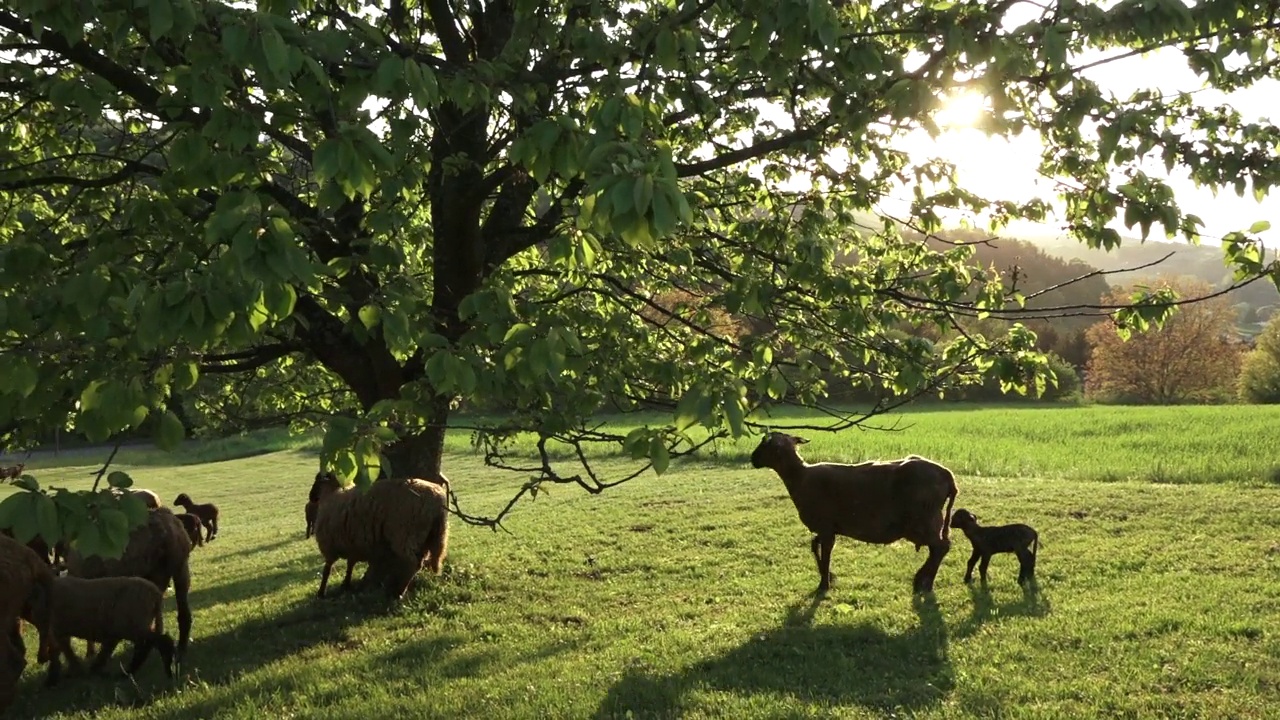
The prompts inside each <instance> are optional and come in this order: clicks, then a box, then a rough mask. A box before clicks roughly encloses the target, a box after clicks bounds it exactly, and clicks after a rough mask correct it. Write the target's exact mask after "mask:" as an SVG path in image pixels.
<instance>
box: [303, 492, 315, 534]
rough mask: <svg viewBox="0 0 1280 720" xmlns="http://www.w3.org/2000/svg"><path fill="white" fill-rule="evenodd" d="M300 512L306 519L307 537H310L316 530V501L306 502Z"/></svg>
mask: <svg viewBox="0 0 1280 720" xmlns="http://www.w3.org/2000/svg"><path fill="white" fill-rule="evenodd" d="M302 512H303V514H305V515H306V517H307V537H311V533H313V532H315V528H316V501H315V500H308V501H307V505H306V507H304V508H302Z"/></svg>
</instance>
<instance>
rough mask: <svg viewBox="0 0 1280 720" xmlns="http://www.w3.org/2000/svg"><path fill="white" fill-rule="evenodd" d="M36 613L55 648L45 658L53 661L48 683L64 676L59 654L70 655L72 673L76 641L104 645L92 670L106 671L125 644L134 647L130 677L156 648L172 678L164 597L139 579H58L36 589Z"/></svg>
mask: <svg viewBox="0 0 1280 720" xmlns="http://www.w3.org/2000/svg"><path fill="white" fill-rule="evenodd" d="M30 603H31V611H32V614H33V615H34V616H35V617H36V619H37V622H39V623H40V624H42V625H44V626H45V627H47V628H49V631H50V633H51V635H52V636H53V644H54V647H55V648H56V650H55V651H54V652H51V653H48V657H41V658H40V660H41V661H45V660H47V661H48V662H49V674H48V676H47V678H46V680H45V684H46V685H48V686H53V685H55V684H57V682H58V678H59V677H60V676H61V674H62V664H61V663H60V662H58V655H60V654H62V655H66V657H67V662H68V663H70V665H71V667H72V669H73V670H76V671H78V670H80V659H79V658H77V657H76V655H75V653H74V652H72V650H71V638H73V637H78V638H83V639H84V640H88V641H89V642H99V643H102V649H101V650H99V651H98V657H97V658H95V659H94V661H93V665H92V666H90V669H91V670H92V671H94V672H97V671H99V670H101V669H102V668H103V667H104V666H106V664H107V660H109V659H110V658H111V653H112V652H113V651H114V650H115V649H116V645H117V644H119V643H120V641H121V640H128V641H130V642H132V643H133V659H132V660H131V661H130V663H129V667H128V669H127V670H126V673H127V674H129V675H133V674H135V673H137V672H138V668H140V667H142V663H144V662H146V659H147V656H149V655H150V654H151V651H152V649H157V650H159V651H160V656H161V657H162V658H163V659H164V672H165V675H167V676H169V677H171V678H172V677H173V667H172V666H173V651H174V648H173V638H172V637H170V636H169V635H167V634H166V633H165V632H164V596H163V593H161V592H160V588H158V587H156V586H155V585H154V584H152V583H151V581H150V580H146V579H144V578H140V577H102V578H94V579H91V580H90V579H85V578H78V577H74V576H71V575H64V576H62V577H55V578H54V579H53V583H52V584H51V585H49V586H47V587H42V586H39V585H37V586H36V587H34V588H32V589H31V594H30Z"/></svg>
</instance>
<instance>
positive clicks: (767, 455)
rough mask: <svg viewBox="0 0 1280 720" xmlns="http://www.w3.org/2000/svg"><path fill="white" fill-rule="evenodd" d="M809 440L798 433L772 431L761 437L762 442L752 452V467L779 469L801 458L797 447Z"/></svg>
mask: <svg viewBox="0 0 1280 720" xmlns="http://www.w3.org/2000/svg"><path fill="white" fill-rule="evenodd" d="M807 442H809V441H808V440H805V439H804V438H802V437H799V436H797V435H788V434H786V433H780V432H771V433H766V434H765V436H764V437H763V438H761V439H760V444H759V445H757V446H756V449H755V451H753V452H752V453H751V467H754V468H763V467H767V468H773V469H775V470H776V469H778V468H779V467H782V466H784V465H785V464H787V463H791V462H795V461H796V460H799V459H800V453H799V451H797V450H796V447H797V446H799V445H803V444H805V443H807Z"/></svg>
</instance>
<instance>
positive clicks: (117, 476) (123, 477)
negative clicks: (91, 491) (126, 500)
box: [107, 470, 133, 490]
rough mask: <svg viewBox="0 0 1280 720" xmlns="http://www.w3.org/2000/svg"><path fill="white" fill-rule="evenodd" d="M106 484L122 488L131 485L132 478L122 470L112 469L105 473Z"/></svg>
mask: <svg viewBox="0 0 1280 720" xmlns="http://www.w3.org/2000/svg"><path fill="white" fill-rule="evenodd" d="M107 484H108V485H110V486H111V487H113V488H119V489H121V490H124V489H126V488H130V487H133V478H132V477H131V476H130V475H129V473H127V472H124V471H123V470H112V471H111V472H110V473H108V474H107Z"/></svg>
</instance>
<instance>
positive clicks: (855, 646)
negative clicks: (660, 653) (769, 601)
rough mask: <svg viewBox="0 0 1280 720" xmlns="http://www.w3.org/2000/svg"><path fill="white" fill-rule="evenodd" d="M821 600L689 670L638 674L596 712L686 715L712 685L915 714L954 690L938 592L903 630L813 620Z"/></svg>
mask: <svg viewBox="0 0 1280 720" xmlns="http://www.w3.org/2000/svg"><path fill="white" fill-rule="evenodd" d="M819 604H820V599H818V598H814V597H810V598H809V599H806V600H805V601H803V602H802V603H800V604H798V605H796V606H794V607H792V608H791V609H790V610H789V611H788V612H787V614H786V617H785V618H784V621H783V624H782V625H781V626H780V627H778V628H775V629H773V630H768V631H765V632H762V633H758V634H756V635H755V636H753V637H752V638H751V639H749V640H747V641H746V642H745V643H743V644H742V645H740V646H739V647H737V648H734V649H733V650H730V651H729V652H727V653H725V654H723V655H721V656H719V657H716V658H712V659H708V660H705V661H702V662H699V663H696V664H694V665H692V666H690V667H689V668H687V669H686V670H684V671H683V672H680V673H676V674H673V675H665V676H654V675H650V674H646V673H644V672H632V673H631V674H629V675H627V676H625V677H623V679H622V680H621V681H619V682H618V683H616V684H615V685H614V686H613V687H612V688H611V689H610V690H609V692H608V694H607V695H606V697H605V699H604V700H603V701H602V702H601V704H600V706H599V708H598V709H597V711H596V713H595V716H594V717H596V718H600V719H603V718H615V717H625V716H627V715H628V714H629V713H630V714H632V715H634V716H637V717H651V716H661V717H674V716H679V715H681V714H683V711H684V709H685V708H683V707H682V705H683V703H684V698H685V696H686V695H687V694H688V693H690V692H691V691H695V690H699V689H708V688H710V689H714V690H719V691H722V692H728V693H733V694H736V695H743V696H748V695H765V696H768V695H790V696H794V697H797V698H803V699H804V700H805V701H808V702H817V703H821V704H823V705H828V706H840V705H857V706H860V707H861V708H863V709H866V710H870V711H873V712H881V713H889V712H904V711H908V712H909V711H919V710H923V709H925V708H928V707H930V706H933V705H936V704H938V703H939V702H941V701H942V700H943V699H944V698H945V697H946V696H947V695H949V694H950V693H951V691H952V690H953V689H954V688H955V677H954V673H953V671H952V668H951V664H950V661H949V659H948V657H947V629H946V623H945V621H944V620H943V618H942V614H941V612H939V610H938V606H937V603H936V602H935V601H934V600H933V599H932V598H931V597H928V596H924V597H917V598H916V599H915V600H914V601H913V603H912V604H913V609H914V610H915V612H916V615H917V616H918V618H919V622H918V623H917V624H916V625H915V627H913V628H911V629H909V630H907V631H906V632H903V633H889V632H886V631H885V630H884V629H882V628H880V627H878V626H876V625H873V624H871V623H868V622H863V623H861V624H858V625H852V626H850V625H814V624H813V617H814V613H815V611H816V609H817V607H818V605H819Z"/></svg>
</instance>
